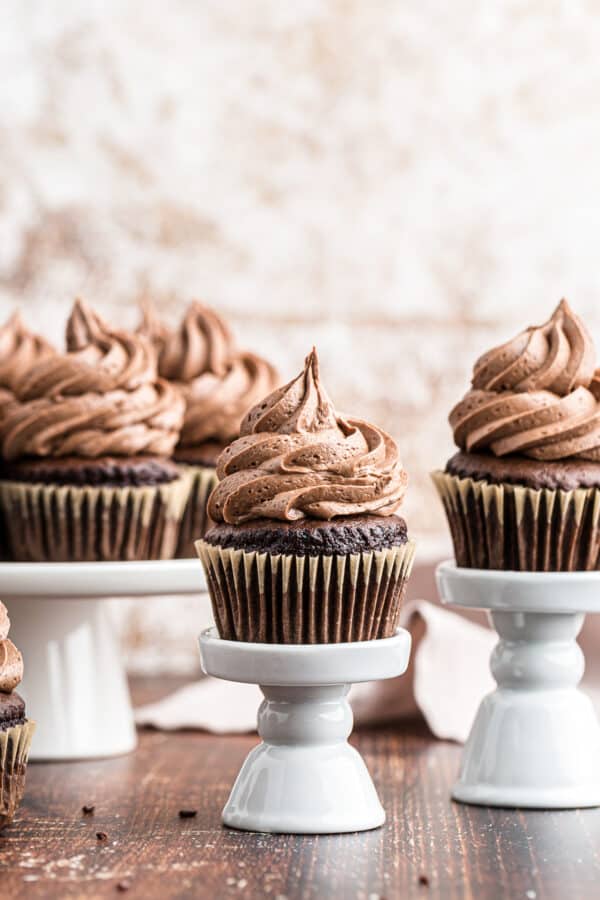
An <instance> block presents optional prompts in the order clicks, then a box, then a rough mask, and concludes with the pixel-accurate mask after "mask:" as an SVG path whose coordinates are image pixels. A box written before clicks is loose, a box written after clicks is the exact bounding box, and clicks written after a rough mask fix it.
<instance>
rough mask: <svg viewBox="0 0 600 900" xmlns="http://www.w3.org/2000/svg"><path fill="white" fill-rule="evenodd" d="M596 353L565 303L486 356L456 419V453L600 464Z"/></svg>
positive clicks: (453, 422) (479, 362)
mask: <svg viewBox="0 0 600 900" xmlns="http://www.w3.org/2000/svg"><path fill="white" fill-rule="evenodd" d="M595 367H596V354H595V349H594V344H593V340H592V337H591V335H590V333H589V332H588V330H587V328H586V327H585V325H584V324H583V322H582V321H581V319H579V317H578V316H576V315H575V313H574V312H573V311H572V309H571V308H570V306H569V304H568V303H567V301H566V300H562V301H561V302H560V303H559V305H558V306H557V308H556V309H555V311H554V312H553V314H552V316H551V317H550V319H549V320H548V321H547V322H545V323H544V324H543V325H540V326H535V327H532V328H527V329H525V331H522V332H521V333H520V334H519V335H517V337H515V338H513V339H512V340H510V341H507V342H506V343H505V344H502V345H501V346H500V347H496V348H494V349H493V350H490V351H489V352H488V353H485V354H484V355H483V356H482V357H480V358H479V359H478V360H477V362H476V363H475V366H474V370H473V380H472V387H471V390H470V391H468V392H467V394H466V395H465V396H464V397H463V399H462V400H461V401H460V402H459V403H458V404H457V405H456V406H455V407H454V409H453V410H452V411H451V413H450V417H449V419H450V424H451V426H452V429H453V432H454V440H455V443H456V444H457V446H459V447H460V448H461V449H463V450H466V451H472V452H477V451H481V450H486V449H487V450H490V451H491V452H492V453H493V454H494V455H496V456H505V455H507V454H522V455H525V456H529V457H532V458H534V459H540V460H556V459H564V458H566V457H570V456H573V457H579V458H583V459H591V460H598V459H600V406H599V404H598V399H597V398H598V396H600V392H599V390H598V386H599V384H600V381H599V379H598V376H597V374H596V372H595Z"/></svg>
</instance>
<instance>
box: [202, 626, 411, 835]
mask: <svg viewBox="0 0 600 900" xmlns="http://www.w3.org/2000/svg"><path fill="white" fill-rule="evenodd" d="M410 645H411V638H410V634H409V633H408V632H407V631H405V630H404V629H403V628H400V629H399V630H398V631H397V633H396V634H395V635H394V636H393V637H391V638H385V639H383V640H378V641H363V642H356V643H347V644H251V643H244V642H241V641H225V640H221V639H220V638H219V636H218V634H217V630H216V628H209V629H207V630H206V631H204V632H203V633H202V634H201V636H200V656H201V660H202V668H203V669H204V671H205V672H206V673H207V674H209V675H214V676H215V677H217V678H224V679H226V680H228V681H240V682H244V683H247V684H259V685H260V689H261V691H262V692H263V694H264V696H265V699H264V700H263V702H262V704H261V706H260V709H259V711H258V733H259V735H260V737H261V738H262V743H260V744H259V745H258V746H257V747H255V748H254V749H253V750H252V751H251V753H250V754H249V756H248V757H247V759H246V761H245V762H244V764H243V766H242V769H241V771H240V773H239V775H238V777H237V780H236V782H235V784H234V786H233V790H232V791H231V795H230V797H229V800H228V801H227V805H226V806H225V809H224V810H223V823H224V824H225V825H229V826H230V827H231V828H239V829H243V830H245V831H266V832H279V833H284V834H335V833H341V832H347V831H367V830H369V829H371V828H378V827H379V826H380V825H383V823H384V822H385V812H384V810H383V807H382V806H381V803H380V802H379V798H378V796H377V793H376V791H375V787H374V785H373V782H372V780H371V776H370V775H369V772H368V770H367V767H366V766H365V764H364V762H363V759H362V757H361V756H360V754H359V753H358V752H357V751H356V750H355V749H354V748H353V747H351V746H350V745H349V744H348V742H347V738H348V737H349V735H350V733H351V731H352V724H353V719H352V710H351V709H350V705H349V703H348V700H347V694H348V691H349V690H350V685H351V684H356V683H358V682H363V681H378V680H380V679H383V678H395V677H396V676H397V675H402V674H403V673H404V672H405V671H406V667H407V665H408V660H409V656H410Z"/></svg>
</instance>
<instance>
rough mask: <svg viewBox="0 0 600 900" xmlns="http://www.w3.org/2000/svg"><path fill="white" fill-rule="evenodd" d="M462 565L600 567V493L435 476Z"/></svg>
mask: <svg viewBox="0 0 600 900" xmlns="http://www.w3.org/2000/svg"><path fill="white" fill-rule="evenodd" d="M432 478H433V481H434V483H435V485H436V488H437V490H438V493H439V495H440V497H441V499H442V503H443V504H444V509H445V511H446V516H447V518H448V523H449V525H450V531H451V534H452V541H453V543H454V554H455V557H456V563H457V565H459V566H465V567H467V568H475V569H510V570H515V571H524V572H557V571H558V572H576V571H582V570H594V569H600V490H599V489H598V488H577V489H576V490H574V491H561V490H549V489H547V488H544V489H542V490H534V489H533V488H528V487H523V486H519V485H512V484H489V483H488V482H486V481H476V480H474V479H472V478H459V477H458V476H456V475H449V474H448V473H446V472H434V473H433V474H432Z"/></svg>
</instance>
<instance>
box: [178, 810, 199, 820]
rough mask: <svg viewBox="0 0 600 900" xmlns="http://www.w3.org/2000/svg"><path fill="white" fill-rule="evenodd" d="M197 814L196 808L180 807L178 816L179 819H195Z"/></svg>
mask: <svg viewBox="0 0 600 900" xmlns="http://www.w3.org/2000/svg"><path fill="white" fill-rule="evenodd" d="M197 815H198V810H197V809H180V810H179V818H180V819H195V818H196V816H197Z"/></svg>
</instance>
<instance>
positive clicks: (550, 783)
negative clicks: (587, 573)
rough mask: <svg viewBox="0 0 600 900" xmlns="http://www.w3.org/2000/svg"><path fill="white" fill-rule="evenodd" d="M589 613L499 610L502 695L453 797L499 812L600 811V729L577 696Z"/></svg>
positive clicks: (493, 702) (485, 714)
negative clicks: (507, 808)
mask: <svg viewBox="0 0 600 900" xmlns="http://www.w3.org/2000/svg"><path fill="white" fill-rule="evenodd" d="M583 619H584V616H583V614H582V613H577V612H573V613H554V612H548V613H531V612H518V611H505V610H497V609H495V610H493V611H492V612H491V620H492V623H493V625H494V627H495V628H496V630H497V631H498V634H499V636H500V640H499V642H498V644H497V646H496V648H495V649H494V651H493V653H492V658H491V669H492V674H493V675H494V678H495V679H496V682H497V684H498V687H497V689H496V690H495V691H494V692H493V693H491V694H489V695H488V696H487V697H486V698H485V699H484V700H483V702H482V704H481V707H480V709H479V711H478V714H477V717H476V720H475V723H474V725H473V728H472V731H471V735H470V737H469V740H468V742H467V745H466V747H465V752H464V756H463V763H462V767H461V772H460V776H459V780H458V782H457V783H456V785H455V786H454V789H453V797H454V798H455V799H456V800H461V801H463V802H465V803H479V804H485V805H494V806H510V807H514V806H516V807H518V806H522V807H533V808H535V807H538V808H544V809H549V808H568V807H577V806H596V805H600V727H599V725H598V720H597V717H596V714H595V712H594V709H593V706H592V704H591V701H590V699H589V698H588V697H587V696H586V695H585V694H584V693H583V692H582V691H580V690H579V689H578V687H577V685H578V684H579V682H580V680H581V677H582V675H583V671H584V658H583V653H582V651H581V649H580V647H579V645H578V644H577V641H576V638H577V635H578V634H579V632H580V630H581V627H582V625H583Z"/></svg>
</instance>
